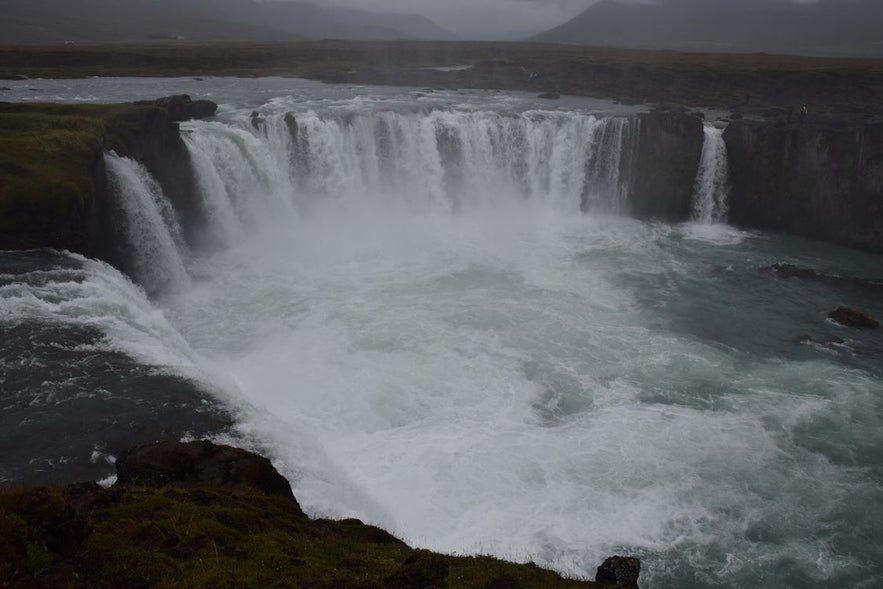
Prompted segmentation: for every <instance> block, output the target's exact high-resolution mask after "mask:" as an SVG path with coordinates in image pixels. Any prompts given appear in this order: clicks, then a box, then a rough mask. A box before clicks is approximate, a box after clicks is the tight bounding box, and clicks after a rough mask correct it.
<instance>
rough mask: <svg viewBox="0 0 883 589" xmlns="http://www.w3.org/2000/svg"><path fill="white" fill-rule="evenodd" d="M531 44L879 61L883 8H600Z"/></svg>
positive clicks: (843, 0) (678, 1)
mask: <svg viewBox="0 0 883 589" xmlns="http://www.w3.org/2000/svg"><path fill="white" fill-rule="evenodd" d="M531 40H533V41H544V42H552V43H575V44H587V45H609V46H616V47H635V48H647V49H677V50H696V51H739V52H744V51H752V52H753V51H765V52H771V53H773V52H775V53H796V54H809V55H856V56H883V1H881V0H820V1H819V2H818V3H814V4H796V3H794V2H792V1H791V0H658V2H656V3H653V4H622V3H620V2H617V1H615V0H602V1H601V2H599V3H597V4H594V5H593V6H591V7H589V8H588V9H587V10H585V11H584V12H583V13H581V14H579V15H578V16H576V17H575V18H573V19H571V20H570V21H568V22H566V23H564V24H562V25H560V26H558V27H555V28H553V29H550V30H548V31H546V32H544V33H541V34H539V35H537V36H535V37H532V39H531Z"/></svg>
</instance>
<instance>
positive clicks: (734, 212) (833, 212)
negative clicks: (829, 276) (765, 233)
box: [724, 121, 883, 252]
mask: <svg viewBox="0 0 883 589" xmlns="http://www.w3.org/2000/svg"><path fill="white" fill-rule="evenodd" d="M724 141H725V142H726V145H727V152H728V156H729V166H730V184H731V190H730V222H731V223H734V224H736V225H743V226H747V227H756V228H760V229H769V230H774V231H782V232H785V233H790V234H793V235H800V236H804V237H808V238H812V239H818V240H822V241H828V242H833V243H838V244H841V245H845V246H848V247H854V248H858V249H864V250H869V251H873V252H883V122H876V123H865V124H857V123H854V124H849V123H837V122H816V123H811V122H805V123H802V124H801V123H792V124H787V123H781V122H779V123H775V122H760V121H734V122H732V123H731V124H730V125H729V126H728V127H727V129H726V131H725V132H724Z"/></svg>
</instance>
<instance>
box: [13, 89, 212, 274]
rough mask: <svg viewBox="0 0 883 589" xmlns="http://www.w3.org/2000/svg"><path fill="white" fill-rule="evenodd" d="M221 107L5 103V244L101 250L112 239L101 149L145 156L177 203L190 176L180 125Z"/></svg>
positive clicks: (176, 100) (176, 99) (184, 101)
mask: <svg viewBox="0 0 883 589" xmlns="http://www.w3.org/2000/svg"><path fill="white" fill-rule="evenodd" d="M216 109H217V105H215V104H214V103H212V102H209V101H205V100H197V101H193V100H191V99H190V97H188V96H185V95H181V96H172V97H169V98H163V99H160V100H155V101H149V102H136V103H129V104H108V105H96V104H83V105H68V104H22V103H0V178H2V182H0V249H32V248H41V247H51V248H56V249H66V250H70V251H73V252H77V253H81V254H84V255H89V256H92V255H97V254H100V252H101V250H102V249H106V247H107V240H106V239H105V238H104V236H102V235H101V234H100V231H99V226H101V225H102V224H104V225H105V226H110V225H111V224H110V223H108V222H107V221H106V220H105V219H102V213H103V211H102V207H101V206H100V205H101V199H102V198H104V190H105V182H106V180H105V173H104V161H103V157H102V155H103V153H104V152H105V151H107V150H114V151H116V152H117V153H118V154H119V155H123V156H128V157H132V158H134V159H137V160H139V161H141V162H142V163H143V164H144V165H145V166H146V167H147V168H148V169H150V170H151V172H152V173H154V174H155V175H156V177H157V179H158V181H159V182H160V183H161V184H162V185H163V188H164V189H166V188H168V192H167V194H168V196H169V198H170V199H172V200H173V202H174V201H175V199H176V198H177V199H178V200H183V198H182V195H183V194H184V193H186V192H188V191H190V192H192V189H191V188H189V187H188V183H189V182H192V180H191V174H190V173H189V156H188V154H187V150H186V148H185V146H184V144H183V141H182V140H181V136H180V133H179V129H178V122H179V121H182V120H187V119H189V118H203V117H207V116H211V115H213V114H214V113H215V110H216ZM110 257H111V258H112V256H110ZM108 261H111V262H113V261H114V260H112V259H111V260H108Z"/></svg>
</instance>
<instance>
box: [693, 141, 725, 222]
mask: <svg viewBox="0 0 883 589" xmlns="http://www.w3.org/2000/svg"><path fill="white" fill-rule="evenodd" d="M727 174H728V171H727V146H726V144H725V143H724V137H723V131H722V130H721V129H718V128H716V127H714V126H713V125H705V140H704V142H703V144H702V158H701V159H700V161H699V172H698V173H697V174H696V182H695V184H694V185H693V215H692V217H693V220H694V221H698V222H699V223H706V224H710V223H725V222H726V220H727V197H728V196H729V187H728V185H727V180H728V179H727Z"/></svg>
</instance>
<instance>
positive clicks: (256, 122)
mask: <svg viewBox="0 0 883 589" xmlns="http://www.w3.org/2000/svg"><path fill="white" fill-rule="evenodd" d="M248 118H249V120H250V121H251V126H252V127H254V129H255V130H256V131H259V130H260V128H261V127H262V126H263V125H264V117H262V116H261V113H259V112H258V111H256V110H253V111H251V115H249V117H248Z"/></svg>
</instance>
